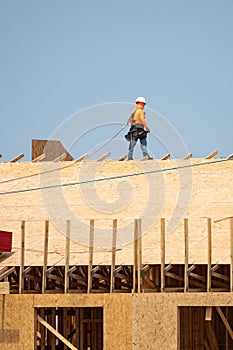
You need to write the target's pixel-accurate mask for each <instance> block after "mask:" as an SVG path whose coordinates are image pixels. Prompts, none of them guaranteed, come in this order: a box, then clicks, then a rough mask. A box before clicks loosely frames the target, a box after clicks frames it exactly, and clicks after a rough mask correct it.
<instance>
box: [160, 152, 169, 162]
mask: <svg viewBox="0 0 233 350" xmlns="http://www.w3.org/2000/svg"><path fill="white" fill-rule="evenodd" d="M170 157H171V155H170V153H168V154H165V156H163V157H162V158H161V160H167V159H169V158H170Z"/></svg>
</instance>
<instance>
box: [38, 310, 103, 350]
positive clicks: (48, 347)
mask: <svg viewBox="0 0 233 350" xmlns="http://www.w3.org/2000/svg"><path fill="white" fill-rule="evenodd" d="M35 319H36V322H35V324H36V325H35V327H36V329H35V349H36V350H68V349H71V350H72V349H73V350H75V349H78V350H102V349H103V308H102V307H78V308H74V307H72V308H67V307H58V308H55V307H46V308H36V309H35Z"/></svg>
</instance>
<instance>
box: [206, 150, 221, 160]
mask: <svg viewBox="0 0 233 350" xmlns="http://www.w3.org/2000/svg"><path fill="white" fill-rule="evenodd" d="M216 154H218V151H217V150H216V151H213V152H212V153H210V154H208V156H206V157H205V159H211V158H213V157H214V156H216Z"/></svg>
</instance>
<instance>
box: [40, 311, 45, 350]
mask: <svg viewBox="0 0 233 350" xmlns="http://www.w3.org/2000/svg"><path fill="white" fill-rule="evenodd" d="M40 316H41V317H42V318H43V319H45V309H44V307H43V309H40ZM40 329H41V331H40V334H41V342H40V344H41V345H40V348H41V350H45V337H46V331H45V327H43V326H42V325H41V324H40Z"/></svg>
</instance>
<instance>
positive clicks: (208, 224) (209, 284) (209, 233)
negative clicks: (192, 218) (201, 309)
mask: <svg viewBox="0 0 233 350" xmlns="http://www.w3.org/2000/svg"><path fill="white" fill-rule="evenodd" d="M207 226H208V266H207V269H208V271H207V292H210V290H211V261H212V227H211V219H210V218H208V219H207Z"/></svg>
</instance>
